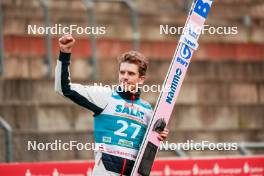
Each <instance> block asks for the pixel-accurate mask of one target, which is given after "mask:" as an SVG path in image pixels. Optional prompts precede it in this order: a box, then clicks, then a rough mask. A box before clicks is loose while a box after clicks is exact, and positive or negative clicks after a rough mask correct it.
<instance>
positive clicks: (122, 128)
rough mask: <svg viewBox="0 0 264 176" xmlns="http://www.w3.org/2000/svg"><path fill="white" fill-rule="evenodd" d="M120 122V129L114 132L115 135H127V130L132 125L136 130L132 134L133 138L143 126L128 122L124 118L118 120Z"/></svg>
mask: <svg viewBox="0 0 264 176" xmlns="http://www.w3.org/2000/svg"><path fill="white" fill-rule="evenodd" d="M117 123H118V124H121V125H122V126H121V128H119V129H118V130H116V131H115V132H114V134H115V135H118V136H122V137H127V133H126V132H125V131H126V130H127V129H128V128H130V127H132V128H134V132H133V134H132V136H131V138H132V139H135V138H136V136H137V135H138V132H139V131H140V128H141V126H140V125H137V124H135V123H130V124H128V123H127V122H126V121H124V120H118V121H117Z"/></svg>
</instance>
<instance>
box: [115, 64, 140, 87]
mask: <svg viewBox="0 0 264 176" xmlns="http://www.w3.org/2000/svg"><path fill="white" fill-rule="evenodd" d="M144 80H145V76H140V74H139V67H138V65H136V64H134V63H129V62H122V63H120V67H119V84H120V85H122V86H123V89H124V90H125V91H130V92H135V91H136V87H137V85H140V84H143V83H144Z"/></svg>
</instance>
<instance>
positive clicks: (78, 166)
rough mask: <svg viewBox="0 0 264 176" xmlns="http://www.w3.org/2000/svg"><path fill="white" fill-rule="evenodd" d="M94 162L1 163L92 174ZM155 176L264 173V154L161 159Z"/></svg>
mask: <svg viewBox="0 0 264 176" xmlns="http://www.w3.org/2000/svg"><path fill="white" fill-rule="evenodd" d="M93 165H94V163H93V162H92V161H90V162H89V161H69V162H38V163H11V164H5V163H1V164H0V176H89V175H91V172H92V168H93ZM151 175H155V176H192V175H207V176H209V175H218V176H220V175H221V176H231V175H232V176H233V175H242V176H263V175H264V156H254V157H223V158H191V159H190V158H183V159H182V158H179V159H176V158H166V159H158V160H157V161H155V164H154V166H153V168H152V172H151Z"/></svg>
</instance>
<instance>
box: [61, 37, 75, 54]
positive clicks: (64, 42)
mask: <svg viewBox="0 0 264 176" xmlns="http://www.w3.org/2000/svg"><path fill="white" fill-rule="evenodd" d="M74 43H75V39H74V38H73V37H72V35H71V34H68V35H64V36H62V37H61V38H60V39H59V47H60V51H61V52H64V53H71V50H72V47H73V45H74Z"/></svg>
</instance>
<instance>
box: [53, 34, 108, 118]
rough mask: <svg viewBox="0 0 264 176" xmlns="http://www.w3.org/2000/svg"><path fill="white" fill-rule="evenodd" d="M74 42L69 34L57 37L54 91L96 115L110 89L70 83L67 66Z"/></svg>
mask: <svg viewBox="0 0 264 176" xmlns="http://www.w3.org/2000/svg"><path fill="white" fill-rule="evenodd" d="M74 42H75V40H74V38H73V37H72V36H71V35H66V36H63V37H62V38H60V39H59V46H60V56H59V59H58V60H57V65H56V68H55V91H56V92H58V93H59V94H60V95H63V96H65V97H67V98H69V99H70V100H72V101H73V102H75V103H77V104H78V105H80V106H82V107H85V108H87V109H89V110H91V111H93V112H94V113H95V114H96V115H97V114H100V113H101V112H102V110H103V109H104V108H105V106H106V105H107V102H108V101H107V100H108V98H109V97H110V96H111V93H112V92H111V89H107V88H104V87H99V86H96V87H95V86H84V85H81V84H73V83H71V79H70V69H69V66H70V60H71V49H72V46H73V44H74Z"/></svg>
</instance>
